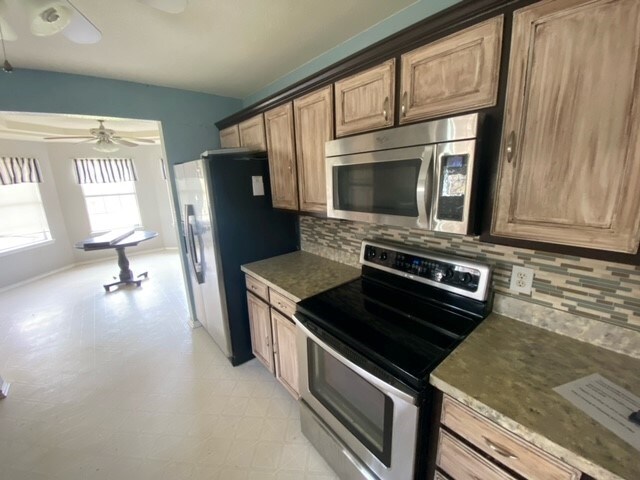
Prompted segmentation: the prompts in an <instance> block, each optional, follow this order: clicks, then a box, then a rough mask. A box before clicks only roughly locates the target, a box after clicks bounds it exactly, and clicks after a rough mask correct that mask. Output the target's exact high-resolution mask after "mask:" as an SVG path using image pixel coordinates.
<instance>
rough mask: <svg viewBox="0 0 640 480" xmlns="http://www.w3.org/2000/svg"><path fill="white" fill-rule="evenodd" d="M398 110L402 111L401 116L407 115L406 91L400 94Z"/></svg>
mask: <svg viewBox="0 0 640 480" xmlns="http://www.w3.org/2000/svg"><path fill="white" fill-rule="evenodd" d="M400 110H401V111H402V116H403V117H406V116H407V92H404V93H403V94H402V105H401V106H400Z"/></svg>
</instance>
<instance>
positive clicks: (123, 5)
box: [0, 0, 416, 98]
mask: <svg viewBox="0 0 640 480" xmlns="http://www.w3.org/2000/svg"><path fill="white" fill-rule="evenodd" d="M24 1H25V0H5V3H6V6H7V8H6V10H7V14H6V17H7V21H8V22H9V23H10V24H11V26H12V27H13V29H14V30H15V31H16V33H17V36H18V38H17V40H16V41H14V42H7V44H6V46H7V55H8V57H9V60H10V61H11V63H12V64H13V66H14V68H16V69H17V68H32V69H40V70H52V71H57V72H67V73H77V74H84V75H91V76H97V77H106V78H114V79H121V80H129V81H134V82H140V83H148V84H152V85H161V86H168V87H176V88H182V89H186V90H194V91H200V92H207V93H216V94H219V95H225V96H231V97H238V98H243V97H246V96H247V95H249V94H251V93H254V92H256V91H258V90H260V89H261V88H263V87H265V86H266V85H268V84H269V83H271V82H273V81H275V80H277V79H278V78H280V77H282V76H283V75H285V74H287V73H289V72H290V71H292V70H294V69H295V68H297V67H299V66H300V65H302V64H304V63H306V62H308V61H309V60H311V59H313V58H315V57H316V56H318V55H320V54H322V53H323V52H325V51H327V50H329V49H331V48H333V47H335V46H336V45H339V44H340V43H342V42H344V41H345V40H347V39H349V38H351V37H352V36H354V35H356V34H357V33H359V32H361V31H363V30H366V29H367V28H369V27H371V26H373V25H375V24H376V23H378V22H380V21H382V20H384V19H385V18H387V17H389V16H391V15H392V14H394V13H396V12H398V11H400V10H402V9H404V8H406V7H407V6H409V5H411V4H412V3H415V2H416V0H393V1H390V0H189V5H188V6H187V9H186V11H184V12H183V13H181V14H177V15H173V14H168V13H164V12H161V11H159V10H156V9H153V8H151V7H149V6H147V5H144V4H142V3H140V2H137V1H134V0H108V1H105V0H74V2H73V3H74V5H75V6H76V7H78V8H79V9H80V10H81V11H82V13H83V14H84V15H85V16H86V17H88V18H89V19H90V20H91V21H92V22H93V23H94V24H95V25H96V26H97V27H98V28H99V29H100V30H101V31H102V40H101V41H100V42H98V43H97V44H94V45H78V44H74V43H72V42H71V41H69V40H68V39H67V38H66V37H64V36H63V35H62V34H60V33H58V34H56V35H54V36H51V37H35V36H33V35H32V34H31V33H30V31H29V27H28V19H27V14H26V10H25V8H24ZM0 73H1V72H0Z"/></svg>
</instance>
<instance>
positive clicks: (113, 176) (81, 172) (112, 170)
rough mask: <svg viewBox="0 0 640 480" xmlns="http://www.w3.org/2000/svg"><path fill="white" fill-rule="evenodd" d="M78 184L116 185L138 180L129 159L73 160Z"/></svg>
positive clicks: (131, 161)
mask: <svg viewBox="0 0 640 480" xmlns="http://www.w3.org/2000/svg"><path fill="white" fill-rule="evenodd" d="M73 163H74V166H75V170H76V178H77V179H78V183H80V184H82V183H118V182H134V181H136V180H138V176H137V174H136V168H135V166H134V165H133V160H132V159H130V158H75V159H74V160H73Z"/></svg>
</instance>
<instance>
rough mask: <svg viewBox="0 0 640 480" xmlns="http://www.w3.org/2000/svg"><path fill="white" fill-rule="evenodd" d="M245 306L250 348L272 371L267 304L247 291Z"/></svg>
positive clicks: (271, 346) (271, 343)
mask: <svg viewBox="0 0 640 480" xmlns="http://www.w3.org/2000/svg"><path fill="white" fill-rule="evenodd" d="M247 306H248V307H249V329H250V330H251V349H252V351H253V354H254V355H255V356H256V358H257V359H258V360H260V361H261V362H262V363H263V364H264V366H265V367H267V370H269V371H270V372H271V373H273V341H272V336H271V318H270V313H269V305H268V304H266V303H265V302H263V301H262V300H260V299H259V298H258V297H256V296H255V295H254V294H252V293H249V292H247Z"/></svg>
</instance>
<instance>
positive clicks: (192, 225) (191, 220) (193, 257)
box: [185, 204, 204, 284]
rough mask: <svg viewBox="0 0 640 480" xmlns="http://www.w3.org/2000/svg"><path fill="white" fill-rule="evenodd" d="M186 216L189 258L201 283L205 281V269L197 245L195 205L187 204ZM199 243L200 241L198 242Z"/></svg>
mask: <svg viewBox="0 0 640 480" xmlns="http://www.w3.org/2000/svg"><path fill="white" fill-rule="evenodd" d="M185 217H186V219H187V221H186V222H185V223H186V224H187V232H186V234H187V251H188V252H189V259H190V261H191V266H192V267H193V271H194V273H195V274H196V279H197V280H198V283H199V284H202V283H204V271H203V270H202V261H201V254H200V252H199V248H198V245H196V229H197V225H196V215H195V212H194V209H193V205H191V204H186V205H185ZM198 243H199V242H198Z"/></svg>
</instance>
